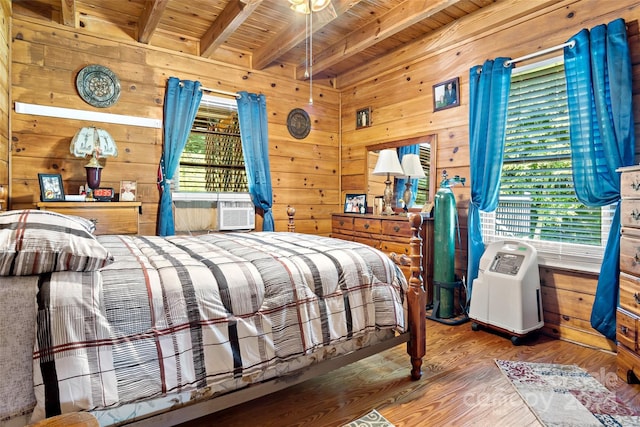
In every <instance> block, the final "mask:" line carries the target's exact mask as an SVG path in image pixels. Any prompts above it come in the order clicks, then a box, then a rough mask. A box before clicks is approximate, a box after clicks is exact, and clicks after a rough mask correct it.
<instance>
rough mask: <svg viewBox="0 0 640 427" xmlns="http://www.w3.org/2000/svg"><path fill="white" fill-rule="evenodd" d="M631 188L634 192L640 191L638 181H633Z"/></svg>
mask: <svg viewBox="0 0 640 427" xmlns="http://www.w3.org/2000/svg"><path fill="white" fill-rule="evenodd" d="M631 188H633V190H634V191H638V190H640V181H638V180H637V179H636V180H635V181H633V182H632V183H631Z"/></svg>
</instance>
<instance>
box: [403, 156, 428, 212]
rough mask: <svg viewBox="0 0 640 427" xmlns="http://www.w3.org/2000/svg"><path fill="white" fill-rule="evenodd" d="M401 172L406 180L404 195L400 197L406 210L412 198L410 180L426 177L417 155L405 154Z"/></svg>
mask: <svg viewBox="0 0 640 427" xmlns="http://www.w3.org/2000/svg"><path fill="white" fill-rule="evenodd" d="M402 170H403V171H404V177H405V178H406V180H407V182H405V184H404V186H405V189H404V194H403V195H402V200H403V201H404V205H405V206H406V209H408V208H409V204H410V203H411V199H412V198H413V192H412V191H411V187H412V185H411V184H412V183H411V180H412V179H420V178H424V177H425V176H427V175H425V173H424V169H423V168H422V163H420V156H419V155H418V154H405V155H404V156H402Z"/></svg>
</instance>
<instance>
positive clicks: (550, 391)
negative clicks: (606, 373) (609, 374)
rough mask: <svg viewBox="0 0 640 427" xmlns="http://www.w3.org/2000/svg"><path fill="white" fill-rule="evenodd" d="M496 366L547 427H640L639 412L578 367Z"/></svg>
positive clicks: (500, 364)
mask: <svg viewBox="0 0 640 427" xmlns="http://www.w3.org/2000/svg"><path fill="white" fill-rule="evenodd" d="M496 364H497V365H498V367H499V368H500V370H501V371H502V373H503V374H504V375H505V376H506V377H507V378H508V379H509V380H510V381H511V384H513V386H514V387H515V389H516V390H517V391H518V394H520V396H521V397H522V399H523V400H524V401H525V402H526V404H527V405H528V406H529V408H531V410H532V411H533V413H534V414H535V415H536V417H537V418H538V420H539V421H540V422H541V423H542V424H544V425H545V426H549V427H551V426H581V427H582V426H640V409H639V408H628V407H626V406H625V405H624V404H623V403H621V402H620V401H619V400H618V399H617V398H616V396H615V393H613V392H611V391H609V390H608V389H607V388H606V387H605V386H603V385H602V384H600V383H599V382H598V381H597V380H596V379H595V378H594V377H592V376H591V375H590V374H589V373H587V372H586V371H585V370H583V369H581V368H580V367H578V366H575V365H556V364H550V363H527V362H510V361H505V360H496Z"/></svg>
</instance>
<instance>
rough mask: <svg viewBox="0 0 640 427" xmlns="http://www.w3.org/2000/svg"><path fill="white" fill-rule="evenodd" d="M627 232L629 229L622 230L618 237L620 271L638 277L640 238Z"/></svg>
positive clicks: (639, 273) (639, 274)
mask: <svg viewBox="0 0 640 427" xmlns="http://www.w3.org/2000/svg"><path fill="white" fill-rule="evenodd" d="M629 231H631V229H629V228H625V229H623V230H622V236H621V237H620V270H621V271H624V272H625V273H629V274H632V275H634V276H640V237H637V236H634V235H631V234H629ZM634 231H635V230H634Z"/></svg>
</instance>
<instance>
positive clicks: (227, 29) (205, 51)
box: [200, 0, 262, 57]
mask: <svg viewBox="0 0 640 427" xmlns="http://www.w3.org/2000/svg"><path fill="white" fill-rule="evenodd" d="M260 3H262V0H231V1H230V2H229V3H227V5H226V6H225V8H224V10H223V11H222V13H220V15H219V16H218V17H217V18H216V20H215V21H213V24H212V25H211V27H209V29H208V30H207V32H206V33H205V34H204V36H202V38H201V39H200V56H204V57H207V56H209V55H211V54H212V53H213V52H214V51H215V50H216V49H217V48H219V47H220V46H222V44H223V43H224V42H225V41H226V40H227V39H228V38H229V36H231V34H233V32H234V31H236V30H237V29H238V28H239V27H240V25H242V23H243V22H244V21H246V20H247V18H248V17H249V16H250V15H251V14H252V13H253V11H254V10H255V9H256V8H257V7H258V6H259V5H260Z"/></svg>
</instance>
